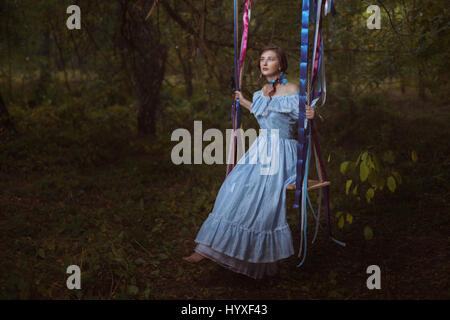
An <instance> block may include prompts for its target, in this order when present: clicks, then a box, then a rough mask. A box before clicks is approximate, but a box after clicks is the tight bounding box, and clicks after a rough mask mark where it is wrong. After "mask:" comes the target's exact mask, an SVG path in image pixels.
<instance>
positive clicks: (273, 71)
mask: <svg viewBox="0 0 450 320" xmlns="http://www.w3.org/2000/svg"><path fill="white" fill-rule="evenodd" d="M259 67H260V70H261V73H262V75H263V76H266V77H267V76H273V75H278V73H279V72H280V61H279V60H278V57H277V54H276V52H275V51H273V50H267V51H264V52H263V53H262V54H261V57H260V58H259Z"/></svg>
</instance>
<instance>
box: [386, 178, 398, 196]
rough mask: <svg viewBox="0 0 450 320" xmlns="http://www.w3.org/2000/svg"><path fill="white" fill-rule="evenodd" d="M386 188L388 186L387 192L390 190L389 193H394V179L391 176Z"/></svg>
mask: <svg viewBox="0 0 450 320" xmlns="http://www.w3.org/2000/svg"><path fill="white" fill-rule="evenodd" d="M387 186H388V188H389V190H391V192H394V191H395V187H396V184H395V179H394V177H393V176H389V177H388V179H387Z"/></svg>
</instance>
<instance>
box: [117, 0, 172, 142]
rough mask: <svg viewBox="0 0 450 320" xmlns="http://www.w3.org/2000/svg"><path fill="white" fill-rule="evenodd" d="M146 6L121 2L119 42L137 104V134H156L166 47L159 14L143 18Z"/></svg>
mask: <svg viewBox="0 0 450 320" xmlns="http://www.w3.org/2000/svg"><path fill="white" fill-rule="evenodd" d="M147 12H148V8H143V9H141V8H139V7H138V6H134V2H133V1H130V0H122V1H121V15H122V26H121V36H122V37H121V41H122V42H123V47H124V48H125V50H126V52H127V54H126V57H127V58H128V61H125V63H127V64H129V65H130V70H131V73H132V78H133V80H134V82H135V83H134V85H135V88H136V96H137V100H138V103H139V111H138V118H137V122H138V134H139V135H140V136H145V135H155V134H156V120H157V115H158V111H159V108H160V90H161V87H162V81H163V79H164V72H165V65H166V59H167V54H168V48H167V47H166V46H165V45H164V44H162V43H161V41H160V40H161V37H160V33H159V28H158V27H157V25H156V24H157V21H158V17H157V14H153V15H152V16H151V17H150V18H149V19H148V20H145V17H146V14H147Z"/></svg>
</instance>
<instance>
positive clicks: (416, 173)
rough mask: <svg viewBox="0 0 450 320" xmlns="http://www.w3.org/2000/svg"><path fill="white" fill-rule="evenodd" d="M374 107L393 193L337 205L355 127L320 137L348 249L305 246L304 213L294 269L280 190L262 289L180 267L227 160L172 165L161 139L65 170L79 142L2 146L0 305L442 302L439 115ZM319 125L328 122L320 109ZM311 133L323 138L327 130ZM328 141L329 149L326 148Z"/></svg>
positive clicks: (228, 275) (443, 129) (224, 274)
mask: <svg viewBox="0 0 450 320" xmlns="http://www.w3.org/2000/svg"><path fill="white" fill-rule="evenodd" d="M386 99H387V100H386V101H387V102H388V103H386V104H385V105H382V108H389V110H388V111H386V112H383V113H382V114H381V116H380V114H377V116H379V117H382V118H378V119H375V120H377V121H378V123H379V125H380V126H381V127H382V128H383V130H384V129H386V131H384V132H387V134H388V136H387V137H384V138H385V139H387V140H388V141H391V142H393V143H394V145H396V146H397V148H398V149H399V150H400V151H399V154H400V156H399V159H400V161H399V163H398V170H399V172H400V173H401V175H402V177H403V183H402V184H401V185H399V186H398V187H397V190H396V191H395V192H394V193H391V192H389V191H387V192H384V193H380V194H377V195H376V197H375V198H374V200H373V202H372V203H370V204H368V203H367V202H365V200H364V201H360V202H356V203H353V202H350V201H341V202H339V201H338V200H339V198H340V197H345V192H343V191H342V189H344V190H345V180H344V179H343V177H340V173H339V165H340V161H342V160H344V159H346V157H347V158H350V157H354V155H355V154H356V155H357V154H358V152H359V151H360V149H358V147H361V144H358V143H356V142H355V144H352V143H350V142H351V141H350V142H349V139H350V140H351V138H348V137H352V135H354V136H355V138H354V139H357V137H356V135H355V131H356V129H355V128H353V131H352V128H351V127H346V128H345V129H342V130H343V131H346V132H343V133H340V134H337V133H336V137H337V138H336V139H337V140H336V139H335V140H330V141H328V142H325V143H324V146H323V149H324V150H326V151H328V152H325V154H326V155H328V154H333V155H336V154H342V151H343V150H344V151H345V156H343V155H341V156H333V157H335V158H333V157H332V159H331V161H330V162H329V163H328V168H329V176H330V177H331V178H330V180H331V181H332V185H331V195H332V199H334V201H335V202H336V204H335V207H336V208H337V207H339V208H340V209H342V208H343V206H344V208H345V209H346V210H348V211H350V212H351V213H352V215H353V223H352V224H351V225H348V224H346V225H345V227H344V228H338V227H337V223H336V219H335V217H334V214H333V211H332V215H331V221H332V231H333V234H334V236H335V237H336V238H337V239H339V240H341V241H344V242H345V243H346V244H347V246H346V247H341V246H339V245H337V244H336V243H334V242H332V241H330V240H329V239H328V238H327V237H326V234H325V233H324V232H320V233H319V236H318V239H317V241H316V242H315V243H314V244H311V239H312V236H313V231H314V230H313V227H312V226H313V224H312V223H311V221H312V220H313V219H311V217H310V218H308V221H309V222H310V224H309V228H308V251H307V258H306V261H305V263H304V264H303V266H301V267H300V268H297V267H296V265H297V264H298V263H299V259H298V258H297V251H298V247H299V238H298V218H297V215H298V212H297V211H296V210H294V209H292V204H293V203H294V195H293V193H292V192H288V194H287V206H286V207H287V209H288V210H287V219H288V223H289V225H290V227H291V230H292V235H293V238H294V239H293V240H294V248H295V252H296V254H295V255H293V256H291V257H290V258H288V259H286V260H283V261H281V262H280V263H279V273H278V274H277V275H275V276H273V277H269V278H266V279H262V280H253V279H251V278H248V277H246V276H244V275H241V274H237V273H234V272H232V271H229V270H227V269H225V268H223V267H221V266H219V265H217V264H216V263H214V262H212V261H210V260H208V259H204V260H202V261H201V262H200V263H198V264H189V263H187V262H185V261H184V260H182V257H183V256H187V255H189V254H191V253H192V250H193V248H194V247H195V243H194V241H193V240H194V239H195V236H196V234H197V232H198V230H199V228H200V226H201V224H202V222H203V221H204V220H205V219H206V217H207V216H208V214H209V213H210V210H211V209H212V207H213V204H214V200H215V197H216V195H217V192H218V190H219V188H220V186H221V182H222V181H223V179H224V177H225V165H204V164H203V165H195V166H193V165H190V166H189V165H185V166H175V165H173V164H172V163H171V161H170V153H171V148H172V147H173V146H174V145H175V143H174V142H171V141H170V132H166V133H165V134H164V135H162V136H160V138H159V139H158V140H157V142H155V140H149V139H143V140H139V141H137V140H136V141H133V142H131V141H128V142H127V143H126V144H124V145H123V146H122V148H121V149H120V150H114V153H113V156H110V157H109V158H108V157H105V159H106V160H105V159H101V158H100V159H95V160H94V161H93V163H92V164H91V165H89V166H85V165H82V164H77V163H71V162H67V161H64V157H66V156H68V155H70V154H75V153H77V154H78V153H79V154H83V153H82V152H83V148H84V146H82V145H81V146H74V145H70V144H69V145H65V146H60V148H59V149H57V150H59V151H58V152H60V154H59V155H58V156H57V157H56V156H55V155H54V154H49V150H50V149H49V148H50V147H49V145H48V144H46V145H41V146H39V148H30V147H29V145H30V143H31V142H33V141H34V142H35V143H37V144H39V142H36V140H30V139H28V138H27V137H20V138H17V139H16V140H14V141H11V142H8V143H7V144H4V145H3V147H2V148H1V152H0V154H2V158H1V160H2V161H1V164H2V165H1V169H0V190H2V191H1V192H0V243H1V244H2V245H3V246H2V253H3V255H2V256H3V257H2V259H0V271H1V273H0V298H1V299H13V298H17V299H276V300H278V299H283V300H289V299H449V298H450V292H449V290H448V288H449V287H450V284H449V276H448V275H449V274H450V272H449V271H450V270H449V261H448V252H449V228H448V226H449V225H450V224H449V223H450V221H449V199H450V196H449V195H450V194H449V189H448V181H449V171H450V170H449V160H448V159H449V157H448V155H449V153H448V151H449V150H448V141H449V136H450V132H449V129H448V120H449V114H448V110H449V108H448V106H438V107H433V108H429V109H427V108H425V107H423V106H422V104H421V103H418V102H417V101H416V100H415V99H414V98H408V97H405V96H402V95H399V94H394V93H392V95H391V96H389V97H388V98H386ZM394 106H395V110H393V108H394ZM430 110H431V111H430ZM358 116H359V119H353V120H354V122H353V125H355V126H361V125H362V124H363V123H364V122H358V121H362V117H364V116H366V113H365V112H361V113H358ZM367 117H369V115H367ZM325 118H326V119H327V120H326V121H333V119H335V118H333V116H332V115H331V114H328V115H327V114H325ZM335 120H336V119H335ZM369 120H370V121H372V120H371V119H369ZM369 120H368V121H369ZM375 122H376V121H375ZM382 124H389V125H391V126H395V128H392V127H389V126H385V127H383V126H382ZM324 126H325V125H322V127H324ZM363 129H364V128H359V129H358V130H359V131H358V133H360V132H363ZM323 130H324V131H322V133H321V135H322V136H321V137H322V139H323V136H326V134H327V132H326V129H323ZM329 130H332V129H329ZM333 130H334V129H333ZM336 132H337V131H336ZM330 134H331V133H330ZM372 134H374V135H375V133H372ZM376 139H378V137H376ZM380 139H381V138H380ZM352 141H356V140H352ZM58 143H60V142H58ZM336 143H337V144H338V145H339V148H338V147H336V148H333V144H336ZM355 145H356V147H355ZM412 149H414V150H416V151H417V153H418V155H419V159H418V161H417V162H416V163H412V162H411V161H410V159H409V158H408V157H403V158H402V156H401V155H402V154H403V155H404V154H406V155H410V151H411V150H412ZM24 150H26V151H24ZM51 150H53V149H51ZM402 151H405V152H403V153H402ZM324 157H325V156H324ZM55 159H56V160H55ZM80 161H81V160H80ZM80 163H81V162H80ZM83 163H84V162H83ZM313 203H314V202H313ZM350 204H351V206H350ZM345 206H347V207H345ZM322 217H323V216H322ZM322 222H323V223H324V221H322ZM365 226H371V228H372V229H373V232H374V236H373V238H372V239H371V240H366V239H365V238H364V234H363V231H362V230H363V228H364V227H365ZM69 265H78V266H80V269H81V281H82V290H74V291H71V290H68V289H67V288H66V279H67V277H68V276H69V275H68V274H67V273H66V269H67V267H68V266H69ZM370 265H378V266H379V267H380V270H381V289H380V290H369V289H368V288H367V286H366V281H367V278H368V277H369V274H367V273H366V270H367V267H368V266H370Z"/></svg>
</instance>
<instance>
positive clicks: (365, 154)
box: [361, 151, 368, 162]
mask: <svg viewBox="0 0 450 320" xmlns="http://www.w3.org/2000/svg"><path fill="white" fill-rule="evenodd" d="M367 156H368V152H367V151H365V152H364V153H363V154H362V156H361V160H362V161H363V162H366V160H367Z"/></svg>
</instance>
